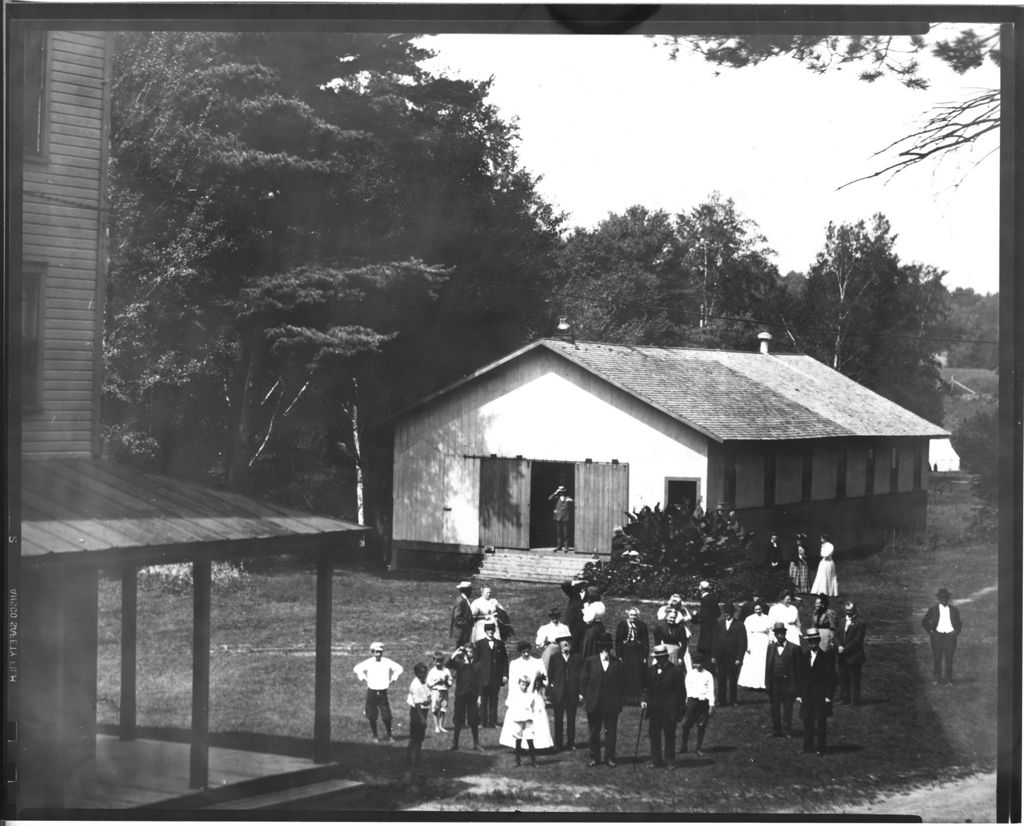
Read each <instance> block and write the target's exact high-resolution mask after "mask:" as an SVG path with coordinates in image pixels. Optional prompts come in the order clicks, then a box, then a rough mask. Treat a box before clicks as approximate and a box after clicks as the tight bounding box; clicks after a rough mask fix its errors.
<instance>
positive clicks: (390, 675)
mask: <svg viewBox="0 0 1024 826" xmlns="http://www.w3.org/2000/svg"><path fill="white" fill-rule="evenodd" d="M352 670H353V671H354V672H355V675H356V677H357V678H358V679H359V682H361V683H366V717H367V719H368V720H369V721H370V731H372V732H373V739H374V740H376V741H377V742H378V743H389V742H391V704H390V703H389V702H388V689H389V688H391V685H392V683H394V682H395V680H397V679H398V678H399V677H401V676H402V666H400V665H399V664H398V663H396V662H395V661H394V660H389V659H388V658H387V657H385V656H384V643H382V642H374V643H370V658H369V659H368V660H363V661H362V662H361V663H359V665H357V666H356V667H355V668H353V669H352ZM378 714H379V715H380V718H381V720H383V722H384V730H385V732H386V734H385V735H384V737H378V736H377V716H378Z"/></svg>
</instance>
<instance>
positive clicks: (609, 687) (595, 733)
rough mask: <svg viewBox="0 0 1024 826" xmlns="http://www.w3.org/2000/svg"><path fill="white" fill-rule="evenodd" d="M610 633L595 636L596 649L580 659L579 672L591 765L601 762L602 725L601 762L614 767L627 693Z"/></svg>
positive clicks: (620, 664)
mask: <svg viewBox="0 0 1024 826" xmlns="http://www.w3.org/2000/svg"><path fill="white" fill-rule="evenodd" d="M614 645H615V643H614V642H613V641H612V637H611V634H608V633H602V634H600V635H599V636H598V638H597V653H596V654H593V655H591V656H590V657H587V659H586V660H584V661H583V670H582V671H581V672H580V694H579V697H580V702H581V703H583V707H584V708H585V709H586V711H587V727H588V728H589V729H590V763H589V765H590V767H591V768H593V767H594V766H600V765H601V729H604V736H605V741H604V762H605V763H606V764H607V765H608V766H610V767H612V768H615V745H616V740H617V738H618V732H619V714H620V713H621V712H622V706H623V702H624V700H625V694H626V669H625V667H624V666H623V665H622V661H621V660H619V659H617V658H615V657H613V656H612V648H613V647H614Z"/></svg>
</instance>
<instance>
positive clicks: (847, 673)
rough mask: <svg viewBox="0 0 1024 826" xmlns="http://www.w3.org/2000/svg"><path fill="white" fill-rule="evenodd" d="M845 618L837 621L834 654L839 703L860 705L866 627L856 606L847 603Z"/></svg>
mask: <svg viewBox="0 0 1024 826" xmlns="http://www.w3.org/2000/svg"><path fill="white" fill-rule="evenodd" d="M843 612H844V614H845V617H844V618H843V619H841V620H839V627H838V628H836V636H835V641H836V652H837V653H838V663H839V702H840V703H841V704H842V705H846V704H847V703H849V702H850V699H851V689H852V698H853V704H854V705H855V706H859V705H860V674H861V669H863V667H864V662H865V660H866V657H865V656H864V636H865V634H866V633H867V630H868V627H867V625H866V624H865V623H864V620H862V619H861V618H860V617H858V616H857V605H856V604H855V603H853V602H847V603H846V606H845V608H844V609H843Z"/></svg>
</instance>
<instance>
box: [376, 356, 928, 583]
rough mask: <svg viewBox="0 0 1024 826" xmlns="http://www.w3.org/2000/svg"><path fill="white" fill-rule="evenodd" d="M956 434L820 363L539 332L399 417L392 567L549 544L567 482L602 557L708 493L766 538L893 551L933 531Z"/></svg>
mask: <svg viewBox="0 0 1024 826" xmlns="http://www.w3.org/2000/svg"><path fill="white" fill-rule="evenodd" d="M946 436H948V433H947V432H946V431H944V430H942V429H941V428H939V427H937V426H935V425H933V424H931V423H929V422H927V421H925V420H924V419H922V418H920V417H919V416H917V415H915V414H913V413H910V412H909V411H907V410H905V409H903V408H901V407H900V406H898V405H896V404H894V403H893V402H890V401H888V400H887V399H884V398H882V397H881V396H879V395H878V394H877V393H874V392H873V391H871V390H868V389H867V388H865V387H863V386H861V385H859V384H857V383H856V382H854V381H852V380H850V379H848V378H846V377H845V376H843V375H842V374H840V373H838V372H836V371H835V370H832V369H831V368H829V367H826V366H825V365H823V364H821V363H820V362H818V361H816V360H815V359H813V358H811V357H810V356H805V355H792V354H774V353H767V352H761V353H757V352H732V351H723V350H698V349H686V348H661V347H633V346H624V345H610V344H601V343H592V342H574V343H572V342H568V341H563V340H560V339H542V340H540V341H536V342H534V343H532V344H529V345H527V346H525V347H523V348H521V349H519V350H517V351H515V352H513V353H511V354H510V355H508V356H506V357H505V358H503V359H499V360H498V361H496V362H493V363H492V364H489V365H486V366H485V367H483V368H481V369H480V370H478V371H476V372H475V373H473V374H472V375H470V376H468V377H466V378H464V379H462V380H461V381H459V382H456V383H455V384H453V385H451V386H449V387H447V388H445V389H443V390H441V391H439V392H437V393H435V394H433V395H431V396H429V397H427V398H425V399H423V400H421V401H419V402H418V403H416V404H415V405H413V406H412V407H410V408H408V409H406V410H405V411H403V412H401V413H400V414H398V416H396V418H395V420H394V464H393V483H392V484H393V508H394V513H393V523H392V548H393V561H394V563H395V564H396V565H405V564H423V563H428V564H430V565H434V564H435V563H443V562H444V560H443V559H442V558H439V557H438V556H437V555H439V554H451V553H461V554H466V553H479V552H480V551H481V549H483V548H485V547H488V546H490V547H495V548H515V549H531V548H545V547H548V548H550V547H552V546H553V545H554V544H555V542H554V525H553V518H552V505H551V503H550V502H549V496H550V494H551V493H552V492H553V491H554V490H555V488H556V487H557V486H558V485H559V484H564V485H565V486H566V487H567V488H568V489H569V491H570V493H571V495H572V497H573V499H574V502H575V506H574V507H575V513H574V521H575V524H574V526H573V535H574V542H573V545H574V547H575V549H576V552H577V553H586V554H588V555H590V554H593V553H595V552H596V553H599V554H609V553H610V552H611V538H612V535H613V531H614V528H615V526H617V525H620V524H622V523H623V522H624V520H625V516H624V513H625V512H626V511H627V510H630V509H636V508H640V507H642V506H644V505H649V506H651V507H653V506H654V505H655V504H657V503H661V504H662V506H663V507H664V506H667V505H669V504H673V503H677V504H681V505H685V504H687V503H690V504H692V503H694V502H695V501H696V500H697V499H698V497H699V498H700V499H701V500H703V504H704V507H705V508H713V507H715V506H716V505H717V504H718V503H720V502H721V503H724V504H725V506H726V507H728V508H735V509H736V510H737V512H738V514H739V515H740V517H741V520H742V521H743V522H744V524H745V525H746V526H747V527H748V528H750V529H753V530H758V531H762V532H763V531H766V530H768V529H769V528H774V529H777V530H782V531H783V532H787V533H792V532H794V531H796V530H808V531H816V530H829V531H830V532H831V533H832V535H833V537H834V539H836V541H838V542H841V543H843V544H846V545H847V546H850V545H853V544H867V543H873V542H881V541H884V540H885V538H886V535H887V533H889V532H893V531H904V530H912V531H915V532H917V531H921V530H923V528H924V519H925V506H926V502H927V479H928V465H927V462H928V442H929V440H930V439H935V438H943V437H946ZM424 554H428V555H430V556H427V557H425V556H423V555H424ZM417 557H418V558H417Z"/></svg>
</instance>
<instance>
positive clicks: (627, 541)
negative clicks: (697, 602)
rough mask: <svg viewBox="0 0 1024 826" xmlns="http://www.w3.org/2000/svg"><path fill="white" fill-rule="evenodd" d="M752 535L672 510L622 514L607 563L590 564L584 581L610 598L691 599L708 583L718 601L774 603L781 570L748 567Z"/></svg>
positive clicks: (784, 576)
mask: <svg viewBox="0 0 1024 826" xmlns="http://www.w3.org/2000/svg"><path fill="white" fill-rule="evenodd" d="M751 542H752V535H751V534H748V533H747V532H746V531H745V530H744V529H743V526H742V525H740V524H739V522H737V521H736V520H735V519H733V520H732V521H729V520H727V519H724V518H721V517H718V516H715V515H712V516H710V517H706V516H705V515H704V514H703V513H701V512H699V511H698V512H696V513H692V514H691V513H687V512H685V511H684V510H683V509H682V508H680V507H678V506H670V507H669V508H667V509H665V510H664V511H663V510H661V509H660V507H659V506H657V505H656V506H655V507H654V508H653V509H652V508H649V507H644V508H641V509H640V510H639V511H633V512H632V513H630V514H627V523H626V524H625V525H624V526H623V527H622V529H621V531H620V530H617V531H616V535H615V538H614V540H613V542H612V557H611V560H610V561H608V562H590V563H587V565H586V567H585V568H584V571H583V575H584V577H585V578H586V579H587V580H588V581H589V582H590V583H591V584H592V585H596V586H597V587H598V588H600V589H601V591H602V593H605V594H608V595H610V596H634V597H643V598H652V599H657V598H663V597H665V596H667V595H669V594H673V593H679V594H683V595H688V594H695V593H696V591H697V586H698V584H699V583H700V581H701V580H702V579H708V580H713V581H714V582H715V587H716V591H717V592H718V593H719V594H720V595H722V596H723V597H727V598H730V599H739V598H742V597H744V596H746V595H747V594H749V593H755V594H759V595H761V596H764V597H770V598H774V597H775V595H776V594H778V593H779V591H781V590H782V589H783V588H785V587H786V586H788V585H789V576H788V572H787V571H786V570H785V569H769V568H765V567H761V566H758V565H755V564H754V561H753V559H752V549H751Z"/></svg>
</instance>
